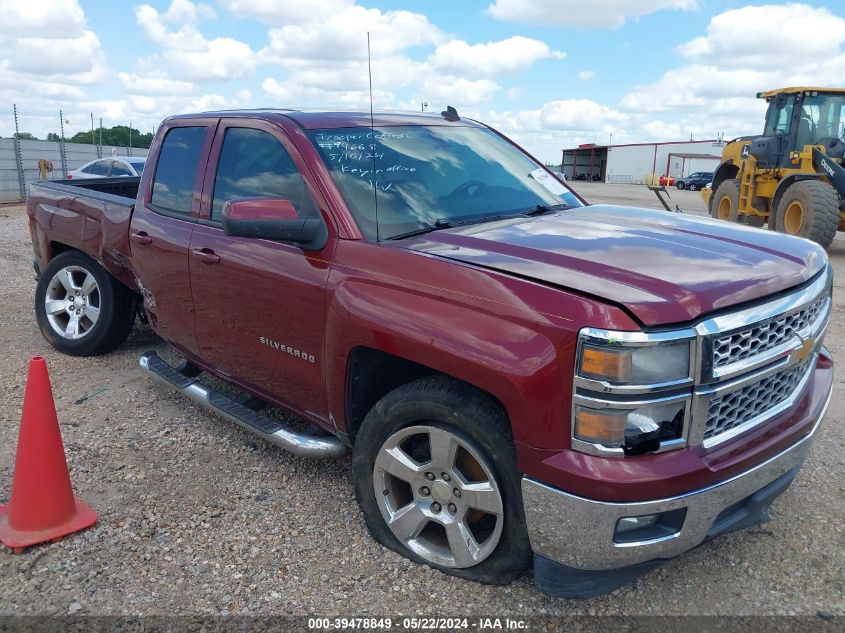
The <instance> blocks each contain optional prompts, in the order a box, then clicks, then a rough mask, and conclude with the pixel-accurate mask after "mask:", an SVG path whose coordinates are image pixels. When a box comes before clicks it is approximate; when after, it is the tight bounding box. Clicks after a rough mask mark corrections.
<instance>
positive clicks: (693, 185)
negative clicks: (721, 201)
mask: <svg viewBox="0 0 845 633" xmlns="http://www.w3.org/2000/svg"><path fill="white" fill-rule="evenodd" d="M711 182H713V172H712V171H696V172H693V173H691V174H690V175H689V176H684V177H683V178H678V181H677V182H676V183H675V186H676V187H677V188H678V189H689V190H690V191H698V190H699V189H702V188H703V187H705V186H706V185H707V184H708V183H711Z"/></svg>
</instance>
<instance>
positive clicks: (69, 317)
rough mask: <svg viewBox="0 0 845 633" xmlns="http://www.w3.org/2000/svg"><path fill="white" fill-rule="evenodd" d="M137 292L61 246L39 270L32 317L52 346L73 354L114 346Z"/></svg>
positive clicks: (130, 318)
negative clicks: (54, 255)
mask: <svg viewBox="0 0 845 633" xmlns="http://www.w3.org/2000/svg"><path fill="white" fill-rule="evenodd" d="M135 307H136V303H135V295H134V294H133V293H132V291H130V290H129V289H128V288H127V287H126V286H124V285H123V284H121V283H120V282H119V281H117V280H116V279H115V278H114V277H112V276H111V275H110V274H109V273H108V272H107V271H106V269H105V268H103V267H102V266H100V264H98V263H97V262H96V261H94V260H93V259H91V258H90V257H88V256H87V255H85V254H84V253H81V252H79V251H65V252H64V253H61V254H59V255H57V256H56V257H54V258H53V260H52V261H51V262H50V263H49V264H47V266H46V267H45V268H44V270H43V271H42V272H41V276H40V278H39V280H38V284H37V285H36V287H35V319H36V321H37V322H38V327H39V329H40V330H41V334H42V335H43V336H44V338H45V339H46V340H47V342H48V343H50V345H52V346H53V347H54V348H55V349H57V350H58V351H60V352H62V353H63V354H69V355H71V356H97V355H99V354H105V353H107V352H110V351H112V350H113V349H115V348H116V347H118V346H119V345H120V344H121V343H123V341H125V340H126V337H127V336H129V332H130V331H131V330H132V325H133V323H134V321H135Z"/></svg>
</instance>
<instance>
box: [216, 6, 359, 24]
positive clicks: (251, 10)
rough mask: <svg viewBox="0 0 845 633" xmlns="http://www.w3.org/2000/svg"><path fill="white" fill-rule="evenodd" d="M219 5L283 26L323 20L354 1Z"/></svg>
mask: <svg viewBox="0 0 845 633" xmlns="http://www.w3.org/2000/svg"><path fill="white" fill-rule="evenodd" d="M221 4H223V6H224V7H226V9H228V10H229V11H231V12H232V13H233V14H235V15H238V16H241V17H250V18H255V19H257V20H261V21H262V22H265V23H267V24H272V25H276V26H283V25H285V24H290V23H297V24H298V23H302V22H317V21H320V20H323V19H324V18H326V17H328V16H330V15H333V14H337V13H340V12H341V11H343V10H344V9H347V8H349V7H351V6H352V5H353V4H355V0H308V1H307V2H280V1H279V0H222V2H221Z"/></svg>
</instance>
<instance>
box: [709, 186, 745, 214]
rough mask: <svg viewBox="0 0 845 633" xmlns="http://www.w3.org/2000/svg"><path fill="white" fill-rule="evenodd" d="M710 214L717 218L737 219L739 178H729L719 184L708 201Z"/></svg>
mask: <svg viewBox="0 0 845 633" xmlns="http://www.w3.org/2000/svg"><path fill="white" fill-rule="evenodd" d="M710 216H711V217H714V218H716V219H717V220H727V221H728V222H736V221H737V219H738V218H739V180H737V179H736V178H731V179H730V180H726V181H724V182H723V183H722V184H721V185H719V188H718V189H716V193H714V194H713V200H712V202H711V203H710Z"/></svg>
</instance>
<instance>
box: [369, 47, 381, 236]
mask: <svg viewBox="0 0 845 633" xmlns="http://www.w3.org/2000/svg"><path fill="white" fill-rule="evenodd" d="M367 73H368V74H369V77H370V138H371V141H372V143H371V144H370V148H371V149H370V154H371V155H372V157H373V203H374V205H375V214H376V242H380V241H381V235H380V233H379V225H378V170H377V169H376V126H375V123H374V121H373V61H372V58H371V56H370V32H369V31H367Z"/></svg>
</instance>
